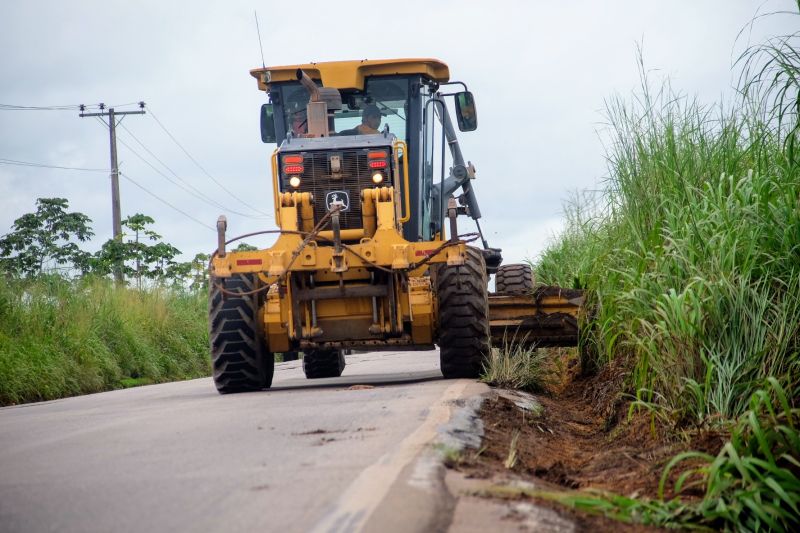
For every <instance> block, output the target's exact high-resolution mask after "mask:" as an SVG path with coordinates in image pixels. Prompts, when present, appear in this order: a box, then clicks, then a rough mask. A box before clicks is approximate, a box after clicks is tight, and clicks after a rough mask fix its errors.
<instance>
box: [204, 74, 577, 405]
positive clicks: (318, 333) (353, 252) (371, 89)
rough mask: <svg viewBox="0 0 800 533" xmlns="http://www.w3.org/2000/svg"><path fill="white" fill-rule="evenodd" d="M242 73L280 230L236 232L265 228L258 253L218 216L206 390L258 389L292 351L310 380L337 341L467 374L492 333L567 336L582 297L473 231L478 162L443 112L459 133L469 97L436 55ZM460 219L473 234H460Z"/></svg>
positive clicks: (339, 348)
mask: <svg viewBox="0 0 800 533" xmlns="http://www.w3.org/2000/svg"><path fill="white" fill-rule="evenodd" d="M251 75H252V76H253V77H255V78H256V80H257V83H258V88H259V89H260V90H262V91H266V93H267V95H268V103H266V104H264V105H263V106H262V108H261V137H262V141H264V142H265V143H276V144H277V145H278V147H277V149H275V150H274V152H273V153H272V156H271V159H270V161H271V166H272V192H273V197H272V201H273V203H274V210H275V221H276V223H277V226H278V228H279V229H276V230H268V231H262V232H255V233H250V234H247V235H246V236H252V235H258V234H263V233H274V234H275V235H277V240H276V241H275V242H274V244H273V245H272V246H271V247H269V248H267V249H262V250H255V251H231V250H228V249H227V248H226V247H227V245H228V244H230V243H232V242H234V241H236V240H237V239H239V238H242V237H237V238H234V239H229V238H228V237H227V236H226V231H227V221H226V219H225V217H224V216H221V217H220V218H219V219H218V221H217V230H218V243H217V250H216V251H215V253H214V254H213V256H212V260H211V264H210V279H211V282H210V298H209V329H210V343H211V357H212V362H213V371H214V382H215V384H216V387H217V389H218V390H219V392H221V393H229V392H239V391H248V390H257V389H263V388H268V387H269V386H270V385H271V383H272V376H273V368H274V360H275V357H274V356H275V354H277V353H282V354H287V355H289V354H293V353H297V352H302V353H303V363H302V364H303V370H304V372H305V375H306V377H307V378H311V379H314V378H327V377H336V376H339V375H341V373H342V370H343V369H344V366H345V358H344V353H345V350H350V349H360V350H371V351H379V350H392V351H400V350H429V349H432V348H433V347H434V346H435V345H436V346H438V347H439V354H440V366H441V372H442V374H443V376H444V377H445V378H476V377H478V376H479V375H480V373H481V371H482V367H483V364H484V362H485V360H486V358H487V357H488V355H489V354H490V350H491V346H492V342H494V343H495V344H496V345H497V344H502V343H503V342H509V341H510V340H512V339H513V340H515V341H516V342H525V343H528V344H535V345H537V346H571V345H575V344H576V343H577V337H578V325H577V314H578V311H579V309H580V305H581V302H582V295H581V294H580V292H579V291H569V290H564V289H560V288H557V287H534V283H533V279H532V276H531V270H530V267H529V266H528V265H503V266H501V262H502V257H501V254H500V250H498V249H495V248H491V247H490V246H489V245H488V243H487V242H486V239H485V238H484V237H483V234H482V232H481V227H480V224H479V219H480V218H481V211H480V208H479V207H478V201H477V198H476V195H475V189H474V187H473V180H474V179H475V177H476V170H475V167H474V166H473V165H472V163H469V162H466V161H465V159H464V157H463V155H462V152H461V148H460V146H459V143H458V139H457V137H456V133H455V128H454V125H453V122H452V120H451V111H450V109H451V108H452V109H454V114H455V117H456V123H457V125H458V128H459V130H460V131H473V130H475V129H476V127H477V113H476V108H475V100H474V97H473V95H472V93H471V92H469V91H468V89H467V86H466V84H464V83H462V82H457V81H451V80H450V74H449V69H448V67H447V65H446V64H444V63H442V62H441V61H438V60H435V59H395V60H378V61H368V60H363V61H340V62H326V63H310V64H304V65H291V66H280V67H265V68H258V69H254V70H252V71H251ZM456 193H458V194H457V196H456ZM469 218H471V219H472V220H473V221H474V226H475V231H470V232H464V233H459V227H460V224H459V219H461V220H467V219H469ZM243 237H244V236H243ZM471 243H477V244H478V246H475V245H473V244H471ZM492 274H494V275H495V287H496V292H495V293H493V294H490V293H489V291H488V281H489V276H490V275H492Z"/></svg>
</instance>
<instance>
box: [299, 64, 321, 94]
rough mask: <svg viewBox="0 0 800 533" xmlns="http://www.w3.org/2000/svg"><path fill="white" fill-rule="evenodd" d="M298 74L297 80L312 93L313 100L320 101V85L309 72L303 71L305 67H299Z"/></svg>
mask: <svg viewBox="0 0 800 533" xmlns="http://www.w3.org/2000/svg"><path fill="white" fill-rule="evenodd" d="M296 75H297V81H299V82H300V83H301V84H302V85H303V87H305V88H306V90H307V91H308V93H309V94H310V95H311V101H312V102H319V87H317V84H316V83H314V82H313V81H312V80H311V78H310V77H309V76H308V74H306V73H305V72H303V69H301V68H299V69H297V72H296Z"/></svg>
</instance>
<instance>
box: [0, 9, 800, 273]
mask: <svg viewBox="0 0 800 533" xmlns="http://www.w3.org/2000/svg"><path fill="white" fill-rule="evenodd" d="M357 5H358V6H360V7H357V8H352V9H350V8H345V4H343V3H332V2H312V1H307V0H294V1H293V2H269V1H267V2H263V1H262V2H252V1H227V2H218V3H216V2H204V1H198V0H193V1H169V2H166V1H145V2H131V1H129V0H127V1H115V0H102V1H88V0H87V1H73V2H64V1H57V0H52V1H38V0H2V3H0V6H1V7H0V50H2V54H0V73H2V74H0V75H1V76H2V83H0V104H11V105H22V106H62V105H74V104H81V103H84V104H97V103H99V102H104V103H106V104H125V103H129V102H136V101H139V100H144V101H145V102H146V103H147V107H148V109H149V110H150V111H151V113H150V114H147V115H144V116H135V115H134V116H129V117H127V118H126V119H125V120H124V122H123V123H122V125H123V126H124V127H125V128H127V129H125V128H120V129H119V130H118V134H119V136H118V139H119V160H120V163H121V167H120V168H121V172H123V173H124V174H126V175H127V176H129V177H130V178H131V179H133V180H135V181H136V182H137V183H138V184H139V185H140V186H141V187H143V188H144V189H147V190H148V191H150V192H151V193H152V194H155V195H156V196H158V197H160V198H161V199H163V200H164V201H166V202H168V203H170V204H172V205H173V206H175V207H176V208H178V209H180V210H182V211H184V212H185V214H182V213H180V212H178V211H176V210H175V209H173V208H171V207H168V206H167V205H165V204H164V203H161V202H160V201H158V200H156V199H154V198H153V196H151V195H148V194H147V193H145V192H143V191H142V190H141V189H139V188H137V187H136V186H135V185H134V184H132V183H131V182H129V181H126V180H125V179H123V180H121V190H122V193H121V197H122V213H123V217H124V216H128V215H131V214H134V213H137V212H141V213H145V214H147V215H150V216H152V217H153V218H155V220H156V222H157V224H156V228H155V229H156V230H157V231H158V232H159V233H161V234H162V235H163V236H164V237H165V239H166V240H167V241H169V242H171V243H172V244H174V245H176V246H177V247H178V248H179V249H180V250H182V251H183V252H184V255H185V256H186V258H190V257H191V256H193V255H194V254H195V253H197V252H200V251H204V252H208V251H210V250H211V249H213V247H214V246H215V234H214V232H213V231H212V229H209V227H213V226H214V222H215V221H216V218H217V216H218V215H219V214H221V213H222V212H225V213H226V214H227V215H228V220H229V234H230V235H234V234H237V235H238V234H242V233H247V232H251V231H255V230H258V229H272V228H273V224H272V221H271V219H263V218H262V219H259V218H249V217H244V216H241V215H237V214H234V213H233V212H232V211H237V212H240V213H244V214H250V215H256V216H258V214H257V213H256V212H255V211H253V210H252V209H251V208H250V207H248V206H247V205H244V204H249V205H250V206H253V207H255V208H258V209H260V210H261V211H263V212H266V213H271V212H272V202H271V180H270V176H269V172H270V171H269V155H270V153H271V151H272V149H273V148H274V146H273V145H264V144H262V143H261V140H260V137H259V132H258V110H259V106H260V105H261V104H262V103H263V102H264V101H265V95H264V93H263V92H261V91H258V90H257V86H256V82H255V80H254V79H253V78H252V77H251V76H250V74H249V72H248V71H249V70H250V69H251V68H255V67H259V66H261V55H260V52H259V48H258V39H257V35H256V29H255V24H254V16H253V11H254V9H257V10H258V15H259V19H260V22H261V34H262V39H263V46H264V57H265V61H266V63H267V65H282V64H294V63H302V62H310V61H332V60H342V59H364V58H366V59H384V58H394V57H435V58H438V59H441V60H442V61H444V62H446V63H447V64H448V65H449V66H450V72H451V77H452V79H457V80H463V81H465V82H467V83H468V85H469V87H470V89H471V90H472V92H473V93H474V95H475V98H476V101H477V109H478V116H479V128H478V130H477V131H475V132H471V133H464V134H461V142H462V147H463V151H464V155H465V157H466V158H467V159H469V160H471V161H473V162H474V164H475V165H476V167H477V169H478V179H477V181H476V182H475V188H476V190H477V193H478V197H479V200H480V202H481V209H482V211H483V220H482V226H483V228H484V231H485V232H486V235H487V237H488V238H489V240H490V244H491V245H493V246H499V247H501V248H503V249H504V256H505V258H506V262H507V263H511V262H518V261H520V260H523V259H526V258H531V259H534V258H535V256H536V255H537V254H538V253H539V252H540V251H541V250H542V248H543V246H544V245H545V243H546V242H547V240H548V238H550V237H551V236H552V234H553V233H554V232H557V231H558V229H559V227H560V220H561V206H562V203H563V201H565V200H566V199H568V198H569V196H570V194H571V193H573V192H574V191H577V190H581V189H596V188H598V186H599V184H600V183H601V182H602V180H603V177H604V176H605V175H606V167H605V162H604V154H603V147H602V144H601V142H600V136H601V135H602V131H601V130H602V127H603V126H602V122H603V109H604V99H606V98H608V97H610V96H613V95H614V94H622V95H628V94H630V93H631V91H632V90H635V89H636V87H637V85H638V83H639V77H638V76H639V74H638V71H637V62H636V50H637V43H641V44H642V45H643V50H644V61H645V64H646V67H647V68H648V69H650V70H655V71H656V73H655V75H656V76H657V77H658V76H669V77H670V79H671V80H672V82H673V85H674V87H675V88H677V89H679V90H681V91H682V92H685V93H687V94H690V95H697V96H698V97H699V99H700V100H701V101H703V102H709V103H710V102H714V101H717V100H719V99H720V98H723V97H725V95H730V91H731V87H732V85H733V83H734V80H735V77H734V75H733V74H732V71H731V66H732V63H733V60H734V59H735V58H736V57H737V56H738V55H739V53H740V52H741V50H742V49H743V48H744V47H745V46H746V45H747V42H748V40H749V41H752V42H759V41H761V40H762V39H763V38H764V36H769V35H777V34H781V33H788V32H791V31H794V30H795V29H796V28H795V27H793V25H794V24H796V22H797V18H796V17H787V16H784V17H769V18H766V19H762V20H761V21H760V22H759V23H758V24H757V25H755V27H754V29H753V31H752V33H750V32H749V31H748V32H746V34H745V35H744V36H743V37H740V38H739V40H738V41H737V40H736V38H737V35H738V34H739V32H740V30H741V29H742V28H743V27H744V26H745V25H746V24H747V23H748V22H749V21H750V20H751V19H752V17H753V16H754V15H755V14H756V13H759V12H760V13H764V12H767V11H775V10H780V9H786V10H792V9H793V8H794V6H795V4H794V2H793V1H790V0H768V1H767V2H762V1H746V0H714V1H712V0H708V1H701V0H683V1H671V2H666V1H664V2H655V1H644V0H638V1H633V0H632V1H603V2H601V1H566V0H565V1H549V2H544V1H539V0H537V1H526V2H523V1H519V2H513V1H501V0H495V1H492V2H475V3H472V2H466V1H464V0H461V1H443V0H440V1H436V2H433V1H429V2H417V1H411V0H406V1H404V2H402V3H396V2H368V3H363V2H362V3H358V4H357ZM134 109H135V106H127V107H120V108H118V110H134ZM155 118H157V119H158V120H159V121H160V122H161V124H163V126H164V127H165V128H166V129H167V130H168V131H169V132H170V134H172V136H174V138H175V139H177V141H178V142H179V143H180V144H181V145H182V146H183V147H184V148H185V149H186V151H188V153H189V154H191V156H192V157H193V158H194V159H195V160H196V161H197V162H198V163H199V164H200V166H201V167H202V168H203V169H205V172H204V171H203V170H201V169H200V168H199V167H198V166H197V165H196V164H195V163H194V162H192V160H191V159H190V158H189V157H188V156H187V155H186V154H185V153H184V152H183V151H182V150H181V148H179V147H178V146H177V145H176V144H175V142H173V140H172V139H171V138H170V137H169V136H168V135H167V133H165V131H164V130H163V129H162V128H161V127H160V126H159V124H158V123H157V122H156V120H155ZM136 139H138V141H139V142H141V144H139V142H137V140H136ZM123 143H125V144H123ZM126 144H127V146H126ZM142 145H144V147H146V149H145V148H143V146H142ZM129 147H130V148H129ZM131 149H132V150H131ZM148 150H149V152H150V153H148ZM137 153H138V154H139V155H140V156H141V157H142V158H144V159H146V160H147V161H148V162H150V163H151V164H152V165H153V166H155V167H156V168H158V169H159V170H160V171H161V172H162V173H163V174H165V175H167V176H169V177H170V178H171V179H172V180H173V181H176V182H178V183H180V180H183V181H185V182H188V183H190V184H191V186H192V187H194V188H195V189H196V190H198V191H200V193H201V194H199V196H203V197H206V198H208V199H210V200H211V201H212V202H215V203H218V204H222V205H223V206H224V207H225V211H223V210H222V209H221V208H220V207H217V206H212V205H208V203H205V202H204V201H202V200H201V199H198V198H197V197H195V196H192V195H190V194H189V193H187V192H186V191H185V190H183V189H181V188H179V187H177V186H176V185H174V184H173V183H171V182H169V181H168V180H167V179H166V178H164V177H163V176H162V175H159V174H158V173H157V172H156V171H155V170H153V168H151V167H150V166H148V165H147V164H146V163H145V162H143V160H142V159H141V158H140V157H138V156H137V155H136V154H137ZM154 156H155V157H157V158H158V159H159V160H160V161H161V162H163V163H164V164H165V165H166V167H168V168H165V167H163V166H161V164H160V163H159V162H158V161H157V160H156V159H155V157H154ZM0 159H11V160H18V161H27V162H34V163H42V164H46V165H55V166H65V167H81V168H91V169H106V168H108V167H109V148H108V131H107V129H106V128H104V127H103V126H101V125H100V124H99V123H98V122H97V121H96V119H91V118H79V117H78V113H77V112H76V111H2V110H0ZM206 172H207V173H208V174H209V175H210V176H212V177H213V178H214V179H216V180H217V181H219V182H221V183H223V184H224V186H225V188H227V189H228V190H229V191H231V192H232V193H233V195H231V194H229V193H228V192H226V191H225V190H223V189H222V188H221V187H219V186H218V185H217V184H215V183H214V181H212V179H211V178H210V177H209V176H208V175H207V174H206ZM176 176H177V178H176ZM53 196H59V197H65V198H67V199H68V200H69V202H70V207H71V209H73V210H77V211H81V212H83V213H86V214H87V215H88V216H89V217H90V218H91V219H92V220H93V226H94V230H95V232H96V234H97V237H96V239H95V241H94V242H93V243H92V244H90V245H89V248H91V249H92V250H94V249H97V248H98V247H99V245H100V243H101V242H102V241H104V240H106V239H108V238H109V237H110V236H111V200H110V185H109V177H108V174H107V173H104V172H91V171H72V170H58V169H47V168H38V167H22V166H12V165H4V164H0V234H3V233H5V232H6V231H8V230H9V229H10V227H11V225H12V223H13V220H14V219H15V218H17V217H19V216H20V215H22V214H23V213H25V212H29V211H32V210H33V209H34V203H35V200H36V199H37V198H39V197H53ZM242 201H244V204H243V203H242ZM187 215H189V216H191V217H193V218H195V219H197V221H195V220H192V219H191V218H189V217H188V216H187ZM198 221H199V222H198ZM201 223H202V224H205V225H207V226H209V227H206V226H204V225H201ZM463 227H464V228H465V229H466V228H467V224H466V223H465V224H464V225H463Z"/></svg>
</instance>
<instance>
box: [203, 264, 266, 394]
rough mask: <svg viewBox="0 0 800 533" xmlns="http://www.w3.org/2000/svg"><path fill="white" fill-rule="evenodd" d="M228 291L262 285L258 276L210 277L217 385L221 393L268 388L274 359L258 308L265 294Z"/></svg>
mask: <svg viewBox="0 0 800 533" xmlns="http://www.w3.org/2000/svg"><path fill="white" fill-rule="evenodd" d="M220 286H221V287H222V288H224V289H225V290H226V291H230V292H235V293H247V292H250V291H253V290H255V289H257V288H258V287H260V286H262V283H261V280H260V279H259V278H258V276H256V275H247V274H244V275H238V276H232V277H230V278H213V277H212V278H211V282H210V283H209V296H208V327H209V338H210V342H211V364H212V367H213V370H214V385H216V387H217V390H218V391H219V392H220V393H221V394H227V393H231V392H245V391H254V390H261V389H265V388H268V387H269V386H270V385H272V375H273V373H274V370H275V367H274V364H275V361H274V360H275V358H274V357H273V355H272V354H271V353H269V352H268V351H267V347H266V342H265V340H264V333H263V330H262V325H261V321H260V320H259V319H258V310H259V307H260V306H261V303H262V302H263V300H264V293H263V291H262V292H259V293H256V294H246V295H243V296H231V295H229V294H227V295H226V294H224V293H223V292H222V290H220Z"/></svg>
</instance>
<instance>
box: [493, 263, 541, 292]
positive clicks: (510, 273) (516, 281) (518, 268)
mask: <svg viewBox="0 0 800 533" xmlns="http://www.w3.org/2000/svg"><path fill="white" fill-rule="evenodd" d="M494 288H495V290H496V291H497V292H499V293H504V294H531V293H533V271H531V266H530V265H526V264H515V265H503V266H501V267H500V268H498V269H497V274H495V277H494Z"/></svg>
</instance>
